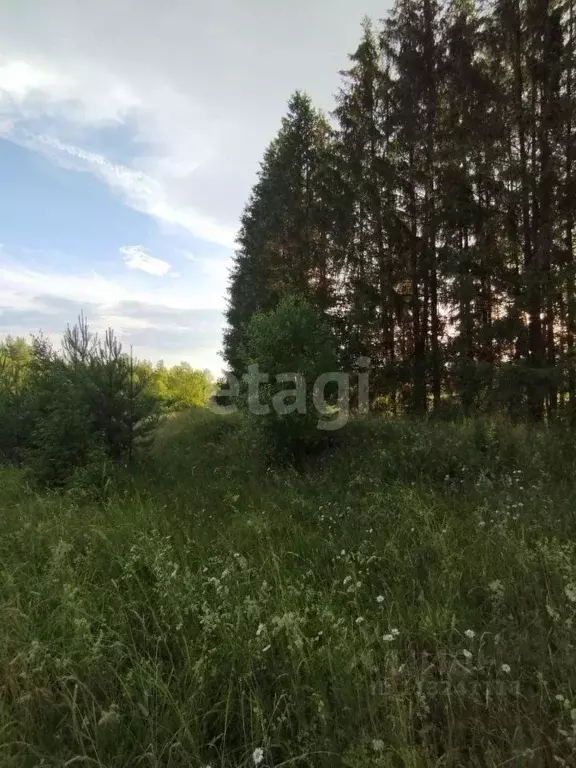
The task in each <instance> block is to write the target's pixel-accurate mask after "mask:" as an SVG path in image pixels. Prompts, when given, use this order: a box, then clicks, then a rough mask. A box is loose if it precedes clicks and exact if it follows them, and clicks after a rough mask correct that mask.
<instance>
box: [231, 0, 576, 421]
mask: <svg viewBox="0 0 576 768" xmlns="http://www.w3.org/2000/svg"><path fill="white" fill-rule="evenodd" d="M574 50H575V19H574V3H573V0H567V1H566V2H563V3H558V2H541V0H494V1H493V2H490V3H488V4H486V3H480V2H474V1H473V2H452V1H451V0H450V1H448V0H418V1H416V0H397V2H396V3H395V5H394V7H393V8H392V10H391V11H390V13H389V15H388V17H387V18H386V19H385V20H384V21H383V22H382V23H381V24H380V25H379V27H378V28H376V27H373V26H372V25H371V24H370V23H369V22H368V21H366V22H365V24H364V30H363V35H362V39H361V41H360V44H359V46H358V48H357V50H356V51H355V52H354V53H353V54H352V56H351V57H350V68H349V69H348V70H347V71H345V72H344V73H343V75H342V76H343V82H342V87H341V89H340V92H339V94H338V96H337V105H336V109H335V112H334V118H335V122H334V126H333V129H332V130H326V128H325V122H324V120H323V118H322V117H321V116H320V115H318V114H317V113H315V112H314V110H313V108H312V107H311V105H310V102H309V100H307V99H306V98H305V97H303V96H302V95H301V94H297V95H296V96H295V97H294V98H293V99H292V101H291V102H290V104H289V111H288V116H287V117H286V118H285V120H284V122H283V125H282V128H281V130H280V132H279V134H278V137H277V138H276V139H275V140H274V142H272V144H271V146H270V148H269V149H268V150H267V152H266V154H265V157H264V161H263V164H262V169H261V172H260V176H259V180H258V183H257V184H256V186H255V187H254V190H253V194H252V197H251V200H250V202H249V204H248V206H247V208H246V212H245V215H244V218H243V222H242V229H241V233H240V239H239V243H240V248H239V251H238V253H237V257H236V263H235V267H234V269H233V272H232V278H231V284H230V304H229V311H228V323H229V328H228V330H227V332H226V344H225V356H226V359H227V362H228V364H229V366H230V369H231V370H232V371H235V372H238V371H239V370H240V369H241V360H240V347H241V343H242V339H243V337H244V334H245V331H246V327H247V324H248V322H249V320H250V317H251V315H252V314H253V313H254V312H256V311H261V310H264V311H268V310H270V309H272V308H273V307H274V306H275V305H276V304H277V302H278V301H279V300H280V298H281V296H282V295H284V294H286V293H290V292H297V293H299V294H300V295H303V296H305V297H306V298H307V299H308V300H309V301H310V302H311V303H312V304H313V305H314V306H315V307H317V308H318V309H319V310H320V311H321V312H322V313H323V314H324V315H325V318H326V320H327V322H329V323H330V325H331V326H332V327H333V328H334V330H335V331H336V332H337V334H338V341H339V356H340V359H341V365H342V366H343V367H344V368H349V367H350V365H351V364H352V363H353V361H354V359H355V358H356V357H357V356H359V355H362V356H368V357H370V358H371V360H372V368H371V391H372V394H373V396H374V397H375V398H378V399H379V401H380V402H386V404H387V409H389V410H390V411H391V412H395V413H398V412H401V411H406V410H409V411H411V412H414V413H420V414H423V413H425V412H427V411H428V410H430V409H435V410H437V409H439V408H442V410H443V411H444V412H446V405H445V401H446V400H447V399H450V400H457V401H458V407H457V408H456V410H457V411H460V412H463V413H464V414H466V415H472V414H477V413H479V412H480V413H482V412H487V411H491V410H494V409H495V410H497V411H504V412H506V413H507V414H508V415H510V416H512V417H513V418H515V419H516V418H520V419H529V420H534V421H541V420H543V419H544V418H546V419H548V420H550V421H552V420H555V419H560V420H563V419H564V420H566V419H567V420H570V421H571V422H572V423H574V421H575V419H576V362H575V348H576V347H575V339H576V301H575V278H576V270H575V264H576V261H575V258H574V217H575V213H576V184H575V182H574V163H575V160H576V158H575V136H576V130H575V125H574V122H575V107H576V77H575V75H576V69H575V60H574Z"/></svg>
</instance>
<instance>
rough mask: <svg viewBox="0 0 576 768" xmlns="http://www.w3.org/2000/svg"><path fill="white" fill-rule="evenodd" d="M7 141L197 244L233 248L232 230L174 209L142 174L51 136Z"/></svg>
mask: <svg viewBox="0 0 576 768" xmlns="http://www.w3.org/2000/svg"><path fill="white" fill-rule="evenodd" d="M9 138H11V139H12V140H13V141H16V142H17V143H19V144H22V145H23V146H26V147H28V148H29V149H33V150H35V151H37V152H42V153H43V154H44V155H47V156H49V157H51V158H52V159H53V160H54V161H55V162H58V163H60V164H62V165H64V166H66V167H69V168H72V169H74V170H77V171H87V172H90V173H92V174H94V175H95V176H97V177H99V178H100V179H102V180H103V181H104V182H106V184H108V186H110V188H111V189H112V190H114V191H115V192H117V193H118V194H120V195H121V196H122V198H123V199H124V200H125V202H126V203H127V204H128V205H130V206H131V207H132V208H134V209H135V210H137V211H141V212H142V213H147V214H149V215H150V216H153V217H154V218H156V219H159V220H161V221H164V222H166V223H168V224H176V225H178V226H180V227H183V228H184V229H186V230H188V231H189V232H191V233H192V234H193V235H194V236H195V237H197V238H199V239H200V240H208V241H210V242H213V243H218V244H219V245H223V246H225V247H227V248H233V247H234V242H235V237H236V232H235V230H234V229H231V228H230V227H223V226H221V225H219V224H218V223H217V222H216V221H214V220H213V219H210V218H208V217H206V216H202V215H200V214H198V213H196V211H194V210H193V209H191V208H188V207H180V206H174V205H173V204H172V203H171V202H170V200H169V199H168V196H167V193H166V190H165V188H164V187H163V185H162V184H161V183H160V182H159V181H157V180H156V179H153V178H152V177H151V176H148V175H147V174H145V173H143V172H142V171H136V170H134V169H132V168H128V167H127V166H124V165H120V164H119V163H113V162H111V161H110V160H108V159H107V158H106V157H104V156H103V155H100V154H98V153H96V152H89V151H87V150H84V149H82V148H81V147H76V146H74V145H72V144H67V143H64V142H62V141H59V140H58V139H55V138H53V137H51V136H46V135H38V134H32V133H30V132H29V131H27V130H20V131H19V132H13V133H12V135H11V136H10V137H9Z"/></svg>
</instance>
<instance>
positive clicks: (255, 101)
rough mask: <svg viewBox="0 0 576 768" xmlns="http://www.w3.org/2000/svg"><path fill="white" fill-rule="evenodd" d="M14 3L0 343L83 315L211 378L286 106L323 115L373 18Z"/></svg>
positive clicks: (196, 6)
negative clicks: (304, 93) (232, 280)
mask: <svg viewBox="0 0 576 768" xmlns="http://www.w3.org/2000/svg"><path fill="white" fill-rule="evenodd" d="M364 6H365V7H363V8H362V7H359V4H358V3H357V2H354V0H297V2H293V3H290V4H288V3H284V2H277V3H270V2H266V1H265V0H247V2H246V3H237V2H233V0H214V1H213V2H212V3H210V4H205V3H200V2H197V1H196V0H186V1H185V0H172V2H171V4H170V5H169V6H167V7H168V8H169V12H167V11H166V10H163V9H164V6H162V5H159V4H158V3H156V2H153V0H140V2H138V3H134V2H133V1H132V0H101V2H100V3H97V4H85V3H78V2H75V0H54V2H52V3H50V4H45V3H43V2H41V0H20V1H19V2H18V3H11V4H8V5H7V6H5V7H4V8H3V13H2V16H3V18H2V25H0V52H1V55H0V168H2V173H1V174H0V243H1V246H0V337H2V336H5V335H7V334H11V335H24V336H26V335H28V334H29V333H35V332H38V331H39V330H42V331H43V332H44V333H45V334H46V335H48V336H49V337H50V338H52V339H53V340H54V341H55V342H56V343H57V340H58V339H59V337H60V336H61V333H62V331H63V330H64V328H65V327H66V324H67V323H68V322H73V321H74V320H75V318H76V316H77V315H78V313H79V312H80V311H81V310H82V311H84V312H85V313H86V314H87V315H88V319H89V321H90V323H91V325H92V327H93V328H94V329H96V330H103V329H104V328H106V327H107V326H109V325H111V326H112V327H114V329H115V330H116V331H117V333H118V335H119V336H120V338H121V340H122V341H123V342H124V343H125V344H132V345H133V346H134V349H135V353H136V355H137V356H138V357H140V358H148V359H151V360H153V361H156V360H159V359H164V360H165V361H166V362H167V363H168V364H174V363H177V362H179V361H181V360H187V361H189V362H190V363H191V364H192V365H194V366H196V367H199V368H209V369H210V370H212V371H213V372H214V373H216V374H218V373H219V372H220V370H221V368H222V365H223V362H222V360H221V358H220V357H219V349H220V345H221V336H222V328H223V324H224V318H223V310H224V308H225V297H226V284H227V276H228V270H229V267H230V263H231V258H232V254H233V248H234V240H235V233H236V231H237V227H238V219H239V216H240V214H241V211H242V207H243V205H244V202H245V201H246V199H247V197H248V194H249V191H250V188H251V186H252V184H253V183H254V179H255V173H256V170H257V168H258V163H259V160H260V157H261V155H262V153H263V151H264V148H265V146H266V144H267V143H268V142H269V141H270V139H271V138H272V137H273V135H274V133H275V132H276V130H277V128H278V125H279V121H280V118H281V116H282V114H283V112H284V110H285V103H286V100H287V98H288V97H289V95H290V93H291V92H292V91H294V90H295V89H296V88H302V89H304V90H308V91H309V92H310V93H311V95H312V96H313V98H315V100H316V101H317V103H319V105H320V106H323V107H325V108H328V109H329V108H331V107H332V106H333V98H332V94H333V93H334V92H335V90H336V89H337V87H338V74H337V73H338V70H339V69H342V68H343V67H345V66H346V53H347V52H349V51H351V50H352V49H353V48H354V47H355V45H356V43H357V41H358V38H359V25H360V20H361V16H362V13H371V14H375V15H382V13H383V12H384V11H385V7H383V6H382V3H381V2H376V0H365V2H364Z"/></svg>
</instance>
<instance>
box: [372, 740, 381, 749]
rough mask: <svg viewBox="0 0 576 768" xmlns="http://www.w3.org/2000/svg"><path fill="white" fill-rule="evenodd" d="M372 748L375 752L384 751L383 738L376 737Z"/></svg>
mask: <svg viewBox="0 0 576 768" xmlns="http://www.w3.org/2000/svg"><path fill="white" fill-rule="evenodd" d="M372 749H373V750H374V752H384V742H383V741H382V739H374V741H373V742H372Z"/></svg>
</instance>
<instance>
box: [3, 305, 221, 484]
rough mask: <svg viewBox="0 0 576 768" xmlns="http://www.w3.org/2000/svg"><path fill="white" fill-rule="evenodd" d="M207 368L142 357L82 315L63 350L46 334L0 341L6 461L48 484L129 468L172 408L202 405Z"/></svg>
mask: <svg viewBox="0 0 576 768" xmlns="http://www.w3.org/2000/svg"><path fill="white" fill-rule="evenodd" d="M212 389H213V384H212V380H211V377H210V374H209V372H208V371H197V370H194V369H192V368H191V367H190V366H189V365H188V364H187V363H182V364H181V365H178V366H174V367H172V368H167V367H166V366H164V365H163V364H162V363H159V364H158V365H156V366H153V365H152V364H151V363H149V362H146V361H145V362H138V361H136V360H134V358H133V357H132V355H131V354H127V353H125V352H124V351H123V349H122V345H121V344H120V343H119V341H118V339H117V338H116V336H115V334H114V331H113V330H111V329H110V330H108V331H107V332H106V333H105V335H104V336H103V337H100V336H98V334H95V333H93V332H91V331H90V329H89V326H88V323H87V321H86V318H84V317H83V316H80V318H79V319H78V322H77V323H76V324H75V325H74V326H73V327H68V329H67V330H66V332H65V334H64V336H63V339H62V344H61V349H60V350H55V349H54V348H53V347H52V346H51V344H50V343H49V342H48V341H47V340H46V339H45V338H44V337H42V336H38V337H32V340H31V341H30V342H27V341H26V340H24V339H22V338H16V339H12V338H10V337H8V338H7V339H5V340H4V341H2V342H0V463H11V464H16V465H22V466H26V467H29V468H30V469H31V470H32V472H33V474H34V476H35V477H36V478H37V479H38V480H39V481H41V482H44V483H46V484H49V485H62V484H64V483H66V482H67V481H68V480H69V479H70V478H71V477H73V476H75V475H78V473H80V472H88V473H90V472H91V471H93V472H96V473H100V474H101V473H102V472H105V467H106V465H109V466H117V465H123V466H126V465H129V464H130V463H131V462H132V459H133V457H134V454H135V452H136V451H137V450H141V449H143V448H145V447H146V446H147V445H148V444H149V442H150V439H151V433H152V429H153V427H154V426H155V425H156V423H157V420H158V418H159V417H160V416H161V415H162V414H163V413H166V412H167V411H170V410H173V409H176V408H182V407H187V406H194V405H198V406H203V405H205V404H206V402H207V400H208V398H209V396H210V395H211V393H212Z"/></svg>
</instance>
